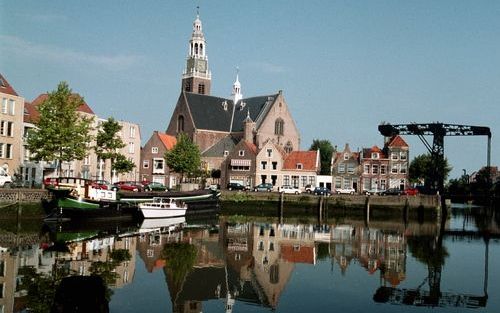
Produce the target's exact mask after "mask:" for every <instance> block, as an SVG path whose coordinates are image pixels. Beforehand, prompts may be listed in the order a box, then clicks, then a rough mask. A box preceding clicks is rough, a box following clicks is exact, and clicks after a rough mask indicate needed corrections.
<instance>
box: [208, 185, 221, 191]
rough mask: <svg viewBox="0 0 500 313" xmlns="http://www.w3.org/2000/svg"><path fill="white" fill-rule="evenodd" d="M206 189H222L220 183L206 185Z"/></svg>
mask: <svg viewBox="0 0 500 313" xmlns="http://www.w3.org/2000/svg"><path fill="white" fill-rule="evenodd" d="M205 189H209V190H212V191H217V190H220V185H219V184H211V185H207V186H206V187H205Z"/></svg>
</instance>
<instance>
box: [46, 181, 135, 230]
mask: <svg viewBox="0 0 500 313" xmlns="http://www.w3.org/2000/svg"><path fill="white" fill-rule="evenodd" d="M53 182H54V183H53V184H52V185H50V186H47V189H48V190H49V193H50V194H51V196H52V199H51V200H50V201H45V202H43V203H42V204H43V206H44V208H45V210H46V213H47V214H48V216H47V217H46V220H59V221H62V220H67V219H81V218H136V217H140V212H139V209H138V207H137V205H136V204H131V203H126V202H121V201H120V200H118V198H117V194H116V191H114V190H106V189H101V188H99V187H98V186H96V185H95V184H92V181H90V180H88V179H84V178H75V177H60V178H56V179H53Z"/></svg>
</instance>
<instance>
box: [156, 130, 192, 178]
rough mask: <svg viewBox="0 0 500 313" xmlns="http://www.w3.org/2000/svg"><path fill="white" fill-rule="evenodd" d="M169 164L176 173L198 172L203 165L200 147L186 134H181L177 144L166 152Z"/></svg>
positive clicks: (182, 176)
mask: <svg viewBox="0 0 500 313" xmlns="http://www.w3.org/2000/svg"><path fill="white" fill-rule="evenodd" d="M164 158H165V160H166V163H167V166H168V167H169V168H170V169H171V170H173V171H174V172H176V173H179V174H181V182H182V181H183V178H184V174H186V173H187V174H189V173H194V172H196V171H197V170H198V169H199V168H200V165H201V154H200V149H199V148H198V146H197V145H196V144H194V143H193V142H192V141H191V139H189V137H187V135H185V134H180V135H179V137H178V138H177V143H176V144H175V146H174V147H173V148H172V149H171V150H170V151H167V152H166V153H165V156H164Z"/></svg>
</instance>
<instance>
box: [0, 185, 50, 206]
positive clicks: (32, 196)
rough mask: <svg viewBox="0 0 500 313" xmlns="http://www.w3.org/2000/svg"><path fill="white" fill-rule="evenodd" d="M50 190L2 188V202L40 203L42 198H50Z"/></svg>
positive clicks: (0, 199) (0, 198)
mask: <svg viewBox="0 0 500 313" xmlns="http://www.w3.org/2000/svg"><path fill="white" fill-rule="evenodd" d="M48 196H49V195H48V192H47V190H44V189H27V188H19V189H18V188H15V189H1V190H0V203H17V202H20V203H40V202H41V201H42V199H47V198H48Z"/></svg>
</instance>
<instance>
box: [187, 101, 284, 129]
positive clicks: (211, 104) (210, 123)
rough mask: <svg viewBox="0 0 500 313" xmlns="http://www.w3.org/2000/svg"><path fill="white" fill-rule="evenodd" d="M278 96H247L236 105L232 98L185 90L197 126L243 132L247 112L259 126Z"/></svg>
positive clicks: (199, 127) (198, 127)
mask: <svg viewBox="0 0 500 313" xmlns="http://www.w3.org/2000/svg"><path fill="white" fill-rule="evenodd" d="M277 96H278V94H274V95H268V96H258V97H251V98H246V99H242V100H240V101H238V102H237V103H236V105H235V104H234V102H233V100H231V99H224V98H220V97H214V96H208V95H202V94H197V93H190V92H184V97H185V100H186V103H187V105H188V107H189V110H190V112H191V116H192V117H193V122H194V125H195V127H196V128H197V129H206V130H215V131H224V132H242V131H243V121H244V120H245V118H246V117H247V114H249V115H250V118H251V119H252V120H253V121H255V122H256V126H257V128H258V127H259V126H260V123H261V122H262V120H263V118H264V116H265V115H266V114H267V111H268V110H269V108H270V107H271V106H272V104H273V103H274V101H275V100H276V98H277Z"/></svg>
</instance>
